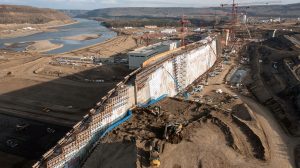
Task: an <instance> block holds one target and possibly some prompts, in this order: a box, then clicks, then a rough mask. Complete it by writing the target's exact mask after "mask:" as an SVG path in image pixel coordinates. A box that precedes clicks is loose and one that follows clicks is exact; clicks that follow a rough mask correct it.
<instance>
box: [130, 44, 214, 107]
mask: <svg viewBox="0 0 300 168" xmlns="http://www.w3.org/2000/svg"><path fill="white" fill-rule="evenodd" d="M195 45H196V46H194V48H192V49H188V48H187V49H185V48H184V49H183V50H184V52H182V53H181V54H178V55H177V54H176V53H175V55H174V53H171V54H170V55H171V56H170V58H169V59H167V60H165V61H163V62H162V63H159V62H158V63H156V64H153V65H150V66H149V67H146V68H145V69H144V71H141V72H140V73H138V74H137V79H136V90H137V91H136V92H137V93H136V99H137V100H136V101H137V104H140V105H143V104H144V103H145V102H148V101H150V100H156V99H159V98H160V97H162V96H170V97H173V96H175V95H177V94H178V93H180V92H182V91H183V90H184V89H185V88H186V87H187V86H188V85H190V84H191V83H193V82H194V81H195V80H196V79H197V78H198V77H199V76H201V75H202V74H204V73H205V72H206V71H207V70H208V69H209V68H211V67H212V66H213V65H214V63H215V62H216V59H217V53H218V52H217V40H215V39H210V38H207V39H206V40H202V41H200V42H199V44H195ZM179 53H180V52H179Z"/></svg>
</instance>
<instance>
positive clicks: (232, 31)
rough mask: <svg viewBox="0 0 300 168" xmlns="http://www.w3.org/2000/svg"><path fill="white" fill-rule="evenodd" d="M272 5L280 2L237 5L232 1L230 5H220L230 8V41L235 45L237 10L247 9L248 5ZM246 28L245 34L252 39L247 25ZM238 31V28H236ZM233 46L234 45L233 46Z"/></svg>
mask: <svg viewBox="0 0 300 168" xmlns="http://www.w3.org/2000/svg"><path fill="white" fill-rule="evenodd" d="M274 3H281V1H260V2H249V3H237V2H236V0H232V4H221V7H222V8H223V7H231V21H230V22H231V23H230V28H229V29H230V34H231V41H232V42H233V43H235V40H234V39H235V28H236V27H237V26H238V25H239V24H238V23H239V21H238V10H239V9H245V10H247V9H249V8H250V6H249V5H269V4H274ZM244 26H245V27H246V30H247V33H248V35H249V37H250V38H252V36H251V33H250V31H249V29H248V26H247V23H245V24H244ZM238 29H240V27H239V28H238ZM233 45H234V44H233Z"/></svg>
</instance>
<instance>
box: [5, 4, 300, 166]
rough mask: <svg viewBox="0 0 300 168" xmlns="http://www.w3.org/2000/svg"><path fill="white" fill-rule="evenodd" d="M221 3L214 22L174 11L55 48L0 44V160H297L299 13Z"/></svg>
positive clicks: (116, 162) (215, 162)
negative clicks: (173, 23)
mask: <svg viewBox="0 0 300 168" xmlns="http://www.w3.org/2000/svg"><path fill="white" fill-rule="evenodd" d="M226 7H227V8H230V9H231V13H230V19H229V20H227V22H226V23H225V24H222V25H217V24H215V25H213V27H211V26H207V27H203V28H202V27H201V28H197V27H192V26H191V22H190V21H189V17H188V16H182V17H181V18H178V24H179V25H180V27H167V26H166V27H158V26H156V25H147V26H144V27H134V26H130V25H128V26H126V27H123V28H120V27H118V28H111V30H112V31H114V32H116V34H117V36H116V37H112V38H108V39H106V40H105V41H103V42H101V43H96V44H93V45H89V46H87V47H83V48H79V49H76V50H72V51H70V52H62V53H59V54H46V53H43V52H37V51H28V50H24V51H14V50H11V49H9V48H6V49H0V69H1V71H0V121H1V122H0V130H1V134H0V163H1V165H3V167H22V168H27V167H33V168H61V167H68V168H69V167H70V168H79V167H83V168H98V167H101V168H111V167H116V168H119V167H130V168H131V167H136V168H148V167H149V168H159V167H161V168H190V167H195V168H202V167H203V168H204V167H205V168H206V167H207V168H211V167H214V168H215V167H216V168H217V167H220V168H223V167H230V168H231V167H236V168H238V167H247V168H252V167H253V168H254V167H263V168H273V167H274V168H277V167H278V168H283V167H284V168H294V167H295V168H300V24H299V23H300V22H297V21H291V20H289V21H286V22H284V23H283V22H282V19H273V20H271V21H268V22H267V21H263V22H261V23H257V22H255V24H250V21H251V20H250V19H249V20H248V19H247V18H245V14H244V13H242V14H240V13H239V12H238V11H240V10H244V7H243V6H242V4H240V3H236V2H235V1H233V2H232V3H230V4H221V8H226ZM256 20H258V19H256ZM252 21H253V19H252ZM253 22H254V21H253ZM279 26H280V27H279ZM78 36H80V35H78ZM101 36H105V34H103V35H101ZM74 37H75V36H74ZM95 38H100V35H99V36H97V37H96V36H95ZM86 40H87V41H88V40H92V39H86Z"/></svg>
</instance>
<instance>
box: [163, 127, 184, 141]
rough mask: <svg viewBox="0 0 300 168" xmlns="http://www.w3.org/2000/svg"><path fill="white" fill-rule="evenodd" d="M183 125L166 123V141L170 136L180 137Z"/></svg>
mask: <svg viewBox="0 0 300 168" xmlns="http://www.w3.org/2000/svg"><path fill="white" fill-rule="evenodd" d="M182 127H183V125H182V124H181V123H168V124H167V125H166V126H165V131H164V138H165V139H166V140H169V138H170V137H171V136H172V137H174V136H180V133H181V131H182Z"/></svg>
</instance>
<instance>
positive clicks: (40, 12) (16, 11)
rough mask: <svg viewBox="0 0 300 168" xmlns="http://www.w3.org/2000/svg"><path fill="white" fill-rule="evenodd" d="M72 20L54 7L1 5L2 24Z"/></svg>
mask: <svg viewBox="0 0 300 168" xmlns="http://www.w3.org/2000/svg"><path fill="white" fill-rule="evenodd" d="M70 20H72V19H71V18H70V17H69V16H67V15H66V14H64V13H62V12H59V11H56V10H53V9H44V8H35V7H29V6H17V5H0V24H11V23H17V24H22V23H31V24H42V23H47V22H50V21H63V22H69V21H70Z"/></svg>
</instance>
